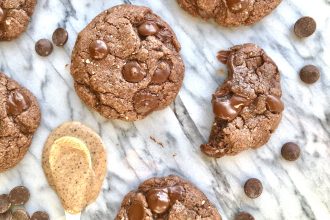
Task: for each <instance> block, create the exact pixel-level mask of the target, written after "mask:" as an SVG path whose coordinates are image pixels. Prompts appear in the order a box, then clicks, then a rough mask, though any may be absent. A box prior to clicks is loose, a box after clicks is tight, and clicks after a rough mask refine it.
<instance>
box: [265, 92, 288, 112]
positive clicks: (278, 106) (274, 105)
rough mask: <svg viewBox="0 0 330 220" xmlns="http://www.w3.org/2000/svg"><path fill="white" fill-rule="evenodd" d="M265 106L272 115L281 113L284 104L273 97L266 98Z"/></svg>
mask: <svg viewBox="0 0 330 220" xmlns="http://www.w3.org/2000/svg"><path fill="white" fill-rule="evenodd" d="M266 106H267V109H268V110H269V111H271V112H273V113H281V112H282V111H283V110H284V104H283V102H282V101H281V99H280V98H278V97H276V96H273V95H268V96H267V98H266Z"/></svg>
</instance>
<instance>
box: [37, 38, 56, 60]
mask: <svg viewBox="0 0 330 220" xmlns="http://www.w3.org/2000/svg"><path fill="white" fill-rule="evenodd" d="M35 50H36V52H37V54H39V55H40V56H43V57H46V56H48V55H49V54H51V53H52V52H53V44H52V42H50V41H49V40H47V39H40V40H38V41H37V43H36V45H35Z"/></svg>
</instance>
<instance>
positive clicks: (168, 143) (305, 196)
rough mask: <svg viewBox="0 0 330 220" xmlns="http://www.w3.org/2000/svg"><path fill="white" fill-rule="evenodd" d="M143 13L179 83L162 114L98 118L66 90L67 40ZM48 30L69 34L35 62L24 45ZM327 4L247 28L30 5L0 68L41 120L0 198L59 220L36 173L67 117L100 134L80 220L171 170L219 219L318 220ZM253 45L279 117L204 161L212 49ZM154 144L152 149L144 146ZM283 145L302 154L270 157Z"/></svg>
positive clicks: (328, 161) (324, 160) (327, 131)
mask: <svg viewBox="0 0 330 220" xmlns="http://www.w3.org/2000/svg"><path fill="white" fill-rule="evenodd" d="M123 2H126V3H133V4H138V5H146V6H149V7H150V8H152V9H153V10H154V11H155V12H156V13H157V14H159V15H161V17H163V18H164V19H165V20H166V21H167V22H168V23H169V24H170V25H171V26H172V27H173V29H174V31H175V32H176V34H177V36H178V38H179V41H180V42H181V44H182V56H183V59H184V61H185V64H186V76H185V80H184V86H183V88H182V89H181V92H180V94H179V96H178V97H177V99H176V101H175V103H174V104H173V105H172V106H171V108H167V109H165V110H163V111H160V112H156V113H154V114H152V115H151V116H150V117H148V118H146V119H145V120H143V121H138V122H135V123H126V122H121V121H117V120H116V121H106V120H105V119H104V118H102V117H100V116H98V115H97V114H96V113H94V112H91V111H89V110H88V109H87V108H86V107H85V106H84V105H83V103H82V102H81V101H80V100H79V98H78V97H77V95H76V94H75V92H74V90H73V83H72V78H71V76H70V73H69V69H68V67H66V64H69V63H70V54H71V50H72V48H73V45H74V42H75V38H76V36H77V33H78V32H79V31H80V30H81V29H82V28H83V27H84V26H85V25H86V24H87V23H88V22H89V21H91V20H92V18H93V17H94V16H96V15H97V14H98V13H100V12H101V11H103V10H105V9H107V8H110V7H111V6H114V5H117V4H120V3H123ZM303 15H309V16H312V17H314V18H315V19H316V21H317V24H318V30H317V33H316V34H314V35H313V36H312V37H310V38H308V39H306V40H299V39H297V38H296V37H295V36H294V35H293V34H292V25H293V24H294V22H295V21H296V20H297V19H298V18H299V17H301V16H303ZM58 26H62V27H65V28H66V29H67V30H68V31H69V37H70V39H69V42H68V43H67V44H66V46H65V47H64V49H61V48H57V47H55V48H54V52H53V54H51V55H50V56H49V57H47V58H42V57H39V56H38V55H36V53H35V51H34V44H35V42H36V41H37V40H38V39H40V38H49V39H50V38H51V35H52V33H53V30H55V28H57V27H58ZM329 39H330V2H329V0H314V1H307V0H299V1H298V0H283V3H282V4H281V5H280V6H279V7H278V8H277V9H276V11H274V12H273V13H272V14H271V15H270V16H268V17H267V18H265V19H264V20H262V21H261V22H260V23H258V24H256V25H254V26H253V27H242V28H237V29H226V28H221V27H219V26H217V25H215V24H214V23H208V22H205V21H202V20H200V19H198V18H193V17H191V16H190V15H188V14H187V13H185V12H184V11H183V10H181V9H180V8H179V7H178V5H177V3H176V1H175V0H149V1H147V0H131V1H129V0H124V1H122V0H71V1H70V0H38V5H37V8H36V11H35V14H34V16H33V19H32V23H31V24H30V26H29V29H28V31H27V32H26V33H25V34H23V35H22V36H21V37H20V38H19V39H17V40H14V41H12V42H1V43H0V56H1V59H0V69H1V71H3V72H5V73H6V74H8V75H10V76H11V77H12V78H14V79H15V80H17V81H18V82H20V83H21V84H23V85H24V86H26V87H27V88H29V89H30V90H31V91H32V92H33V93H34V94H35V95H36V96H37V98H38V100H39V102H40V105H41V109H42V123H41V126H40V128H39V129H38V131H37V133H36V135H35V137H34V140H33V144H32V146H31V148H30V150H29V152H28V154H27V155H26V157H25V158H24V160H23V161H22V162H21V163H20V164H19V165H18V166H17V167H15V168H14V169H12V170H10V171H8V172H5V173H1V174H0V194H1V193H4V192H8V191H9V190H10V189H11V188H12V187H14V186H16V185H20V184H23V185H26V186H27V187H28V188H29V189H30V191H31V195H32V197H31V199H30V201H29V203H28V204H27V209H28V210H29V212H31V213H32V212H34V211H36V210H39V209H41V210H46V211H47V212H49V213H50V215H51V219H55V220H56V219H61V216H63V215H64V212H63V209H62V207H61V204H60V203H59V200H58V198H57V196H56V194H55V193H54V192H53V190H52V189H51V188H50V187H49V186H48V184H47V182H46V179H45V177H44V174H43V171H42V168H41V162H40V158H41V152H42V148H43V144H44V142H45V140H46V138H47V136H48V134H49V132H50V131H51V130H52V129H53V128H55V127H57V126H58V125H60V124H61V123H62V122H65V121H68V120H78V121H81V122H83V123H85V124H86V125H88V126H90V127H92V128H93V129H94V130H96V131H97V132H98V133H99V134H100V135H101V136H102V138H103V140H104V142H105V145H106V148H107V149H106V150H107V156H108V173H107V177H106V181H105V183H104V185H103V188H102V193H101V194H100V196H99V198H98V200H97V201H96V202H95V203H93V204H92V205H90V206H89V207H88V208H87V209H86V211H85V212H84V213H83V215H82V219H88V220H89V219H91V220H94V219H95V220H97V219H100V220H104V219H114V217H115V215H116V214H117V211H118V208H119V206H120V203H121V201H122V199H123V196H124V195H125V194H126V193H127V192H128V191H129V190H132V189H134V188H135V187H136V186H137V185H138V184H139V183H140V182H141V181H143V180H144V179H146V178H149V177H152V176H162V175H167V174H179V175H181V176H183V177H185V178H187V179H189V180H190V181H191V182H193V183H194V184H196V185H197V186H198V187H199V188H200V189H201V190H202V191H203V192H204V193H205V194H206V195H207V196H208V197H209V198H210V200H212V201H213V202H214V203H215V204H216V206H217V207H218V209H219V211H220V212H221V214H222V216H223V217H224V219H233V216H234V214H235V213H237V212H238V211H239V210H246V211H248V212H250V213H252V214H253V215H254V216H255V218H256V219H257V220H263V219H269V220H271V219H272V220H296V219H297V220H298V219H299V220H307V219H319V220H327V219H330V101H329V97H330V40H329ZM245 42H254V43H257V44H259V45H260V46H261V47H263V48H264V49H265V50H266V52H267V53H268V54H269V55H270V56H271V57H272V58H273V59H274V60H275V62H276V63H277V64H278V66H279V68H280V71H281V73H282V81H281V83H282V88H283V100H284V102H285V104H286V109H285V112H284V117H283V120H282V122H281V124H280V126H279V128H278V130H277V131H276V133H275V134H274V135H273V137H272V138H271V140H270V141H269V143H268V144H267V145H266V146H264V147H263V148H260V149H258V150H256V151H252V150H251V151H247V152H243V153H241V154H240V155H238V156H235V157H225V158H222V159H217V160H215V159H210V158H207V157H205V156H204V155H203V154H202V153H201V152H200V150H199V146H200V144H201V143H203V142H205V141H206V140H207V138H208V135H209V129H210V127H211V123H212V120H213V114H212V110H211V105H210V98H211V94H212V93H213V92H214V90H215V89H216V87H217V86H218V85H219V83H221V82H222V81H223V80H224V79H225V74H224V72H225V66H223V65H222V64H220V63H219V62H218V61H217V60H216V57H215V55H216V52H217V51H218V50H220V49H226V48H228V47H230V46H232V45H234V44H240V43H245ZM305 64H314V65H317V66H319V67H320V68H321V70H322V75H321V80H320V81H319V82H317V83H316V84H314V85H311V86H306V85H305V84H303V83H302V82H301V81H300V79H299V77H298V74H297V72H298V71H299V69H300V68H301V67H302V66H303V65H305ZM150 136H151V137H154V138H155V139H156V140H157V141H159V142H162V143H163V144H164V147H161V146H160V145H159V144H157V143H155V142H154V141H152V140H151V139H150ZM287 141H295V142H297V143H299V144H300V145H301V147H302V156H301V158H300V159H299V160H298V161H296V162H286V161H284V160H283V159H281V156H280V148H281V146H282V144H283V143H285V142H287ZM250 177H256V178H259V179H260V180H261V181H262V182H263V185H264V192H263V194H262V195H261V197H259V198H258V199H255V200H251V199H248V198H247V197H246V196H245V195H244V192H243V188H242V185H243V184H244V182H245V180H246V179H247V178H250Z"/></svg>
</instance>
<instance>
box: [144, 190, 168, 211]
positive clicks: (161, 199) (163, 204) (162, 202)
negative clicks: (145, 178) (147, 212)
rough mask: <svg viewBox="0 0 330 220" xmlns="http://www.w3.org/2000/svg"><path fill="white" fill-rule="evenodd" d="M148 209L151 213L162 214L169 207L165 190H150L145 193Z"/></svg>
mask: <svg viewBox="0 0 330 220" xmlns="http://www.w3.org/2000/svg"><path fill="white" fill-rule="evenodd" d="M146 198H147V202H148V207H149V208H150V209H151V211H152V212H153V213H157V214H162V213H164V212H166V211H167V209H168V208H169V207H170V198H169V196H168V190H167V189H151V190H149V192H148V193H147V196H146Z"/></svg>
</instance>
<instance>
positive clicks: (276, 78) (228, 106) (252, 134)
mask: <svg viewBox="0 0 330 220" xmlns="http://www.w3.org/2000/svg"><path fill="white" fill-rule="evenodd" d="M218 59H219V61H221V62H223V63H224V64H226V65H227V68H228V78H227V80H226V81H225V82H224V83H223V84H222V85H221V86H220V87H219V88H218V89H217V90H216V92H215V93H214V94H213V98H212V105H213V112H214V114H215V121H214V124H213V126H212V131H211V135H210V138H209V143H208V144H204V145H202V146H201V149H202V151H203V152H204V153H205V154H207V155H208V156H212V157H222V156H224V155H235V154H237V153H239V152H241V151H243V150H247V149H249V148H257V147H260V146H262V145H264V144H265V143H267V141H268V140H269V138H270V136H271V134H272V133H273V132H274V131H275V129H276V128H277V126H278V124H279V122H280V120H281V117H282V111H283V110H284V105H283V103H282V101H281V96H282V91H281V85H280V73H279V71H278V68H277V66H276V64H275V63H274V62H273V61H272V60H271V58H269V57H268V56H267V54H266V53H265V52H264V50H262V49H261V48H260V47H258V46H257V45H254V44H244V45H239V46H235V47H232V48H231V49H230V50H228V51H220V52H219V53H218Z"/></svg>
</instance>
